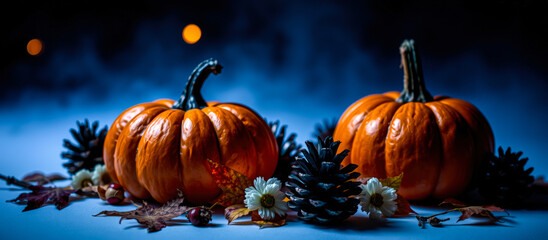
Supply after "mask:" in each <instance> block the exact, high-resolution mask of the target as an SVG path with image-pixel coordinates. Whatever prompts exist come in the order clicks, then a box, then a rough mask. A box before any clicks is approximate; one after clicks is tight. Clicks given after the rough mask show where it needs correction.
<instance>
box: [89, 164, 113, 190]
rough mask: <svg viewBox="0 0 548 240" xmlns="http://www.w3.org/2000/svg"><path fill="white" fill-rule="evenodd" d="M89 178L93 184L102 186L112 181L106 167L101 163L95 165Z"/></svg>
mask: <svg viewBox="0 0 548 240" xmlns="http://www.w3.org/2000/svg"><path fill="white" fill-rule="evenodd" d="M91 180H93V184H94V185H97V186H104V185H108V184H111V183H112V179H111V178H110V175H108V172H107V167H106V166H105V165H103V164H97V165H95V168H94V169H93V175H92V176H91Z"/></svg>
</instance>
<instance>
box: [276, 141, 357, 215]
mask: <svg viewBox="0 0 548 240" xmlns="http://www.w3.org/2000/svg"><path fill="white" fill-rule="evenodd" d="M339 144H340V142H338V141H337V142H333V138H331V137H328V138H326V139H325V140H323V141H322V140H321V139H318V149H317V148H316V146H314V144H313V143H312V142H310V141H307V142H306V146H307V148H308V151H306V150H303V151H302V153H303V155H304V158H301V157H299V158H297V161H296V162H297V164H295V165H294V169H295V173H294V174H291V175H290V176H289V180H288V182H287V187H288V188H289V192H288V193H286V194H287V196H288V197H289V199H290V201H289V202H288V204H289V208H291V209H292V210H294V211H296V212H297V213H298V215H299V218H300V219H302V220H304V221H306V222H311V223H318V224H335V223H340V222H342V221H343V220H345V219H346V218H348V217H350V216H352V215H353V214H354V213H356V210H357V209H358V203H359V202H360V200H359V199H357V198H355V197H353V196H354V195H358V194H359V193H360V192H361V188H360V187H359V186H360V184H361V183H360V182H357V181H351V180H352V179H355V178H357V177H359V176H360V174H359V173H357V172H352V171H354V169H356V168H357V167H358V166H357V165H355V164H349V165H348V166H346V167H344V168H343V167H342V166H341V162H342V160H343V159H344V158H345V157H346V156H347V155H348V152H349V151H348V150H344V151H343V152H341V153H339V154H335V153H336V152H337V148H338V147H339Z"/></svg>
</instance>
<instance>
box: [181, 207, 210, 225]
mask: <svg viewBox="0 0 548 240" xmlns="http://www.w3.org/2000/svg"><path fill="white" fill-rule="evenodd" d="M211 215H213V211H211V209H210V208H208V207H195V208H193V209H191V210H190V211H189V212H188V213H187V214H186V217H187V218H188V220H189V221H190V222H191V223H192V225H194V226H197V227H203V226H205V225H207V224H208V223H209V221H211Z"/></svg>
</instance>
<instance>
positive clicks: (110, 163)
mask: <svg viewBox="0 0 548 240" xmlns="http://www.w3.org/2000/svg"><path fill="white" fill-rule="evenodd" d="M157 106H162V105H161V104H158V103H148V102H147V103H140V104H137V105H134V106H132V107H130V108H128V109H126V110H125V111H123V112H122V113H121V114H120V115H118V117H117V118H116V119H115V120H114V122H113V123H112V124H111V126H110V129H109V130H108V132H107V136H106V137H105V143H104V145H103V160H104V162H105V166H106V168H107V172H108V174H109V175H110V177H111V179H112V180H113V181H114V182H118V176H117V175H116V170H115V169H114V153H115V151H116V145H117V144H118V138H119V137H120V133H122V131H123V130H124V128H125V127H126V125H127V123H128V122H129V121H131V120H132V119H133V118H134V117H135V116H136V115H137V114H139V113H140V112H142V111H144V110H145V109H147V108H151V107H157Z"/></svg>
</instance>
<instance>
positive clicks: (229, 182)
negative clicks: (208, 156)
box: [208, 160, 251, 207]
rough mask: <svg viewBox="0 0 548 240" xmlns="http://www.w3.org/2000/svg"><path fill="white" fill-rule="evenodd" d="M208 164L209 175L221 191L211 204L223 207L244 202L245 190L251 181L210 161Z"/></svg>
mask: <svg viewBox="0 0 548 240" xmlns="http://www.w3.org/2000/svg"><path fill="white" fill-rule="evenodd" d="M208 162H209V166H210V169H211V174H212V175H213V177H214V178H215V182H216V183H217V186H218V187H219V188H220V189H221V190H222V193H221V195H220V196H219V197H218V198H217V199H216V200H214V201H213V202H217V203H218V204H219V205H221V206H225V207H226V206H231V205H235V204H242V203H243V202H244V200H245V189H246V188H247V187H249V186H251V181H249V179H248V178H247V177H246V176H245V175H243V174H241V173H239V172H237V171H235V170H234V169H231V168H229V167H226V166H223V165H221V164H219V163H216V162H213V161H211V160H208Z"/></svg>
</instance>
